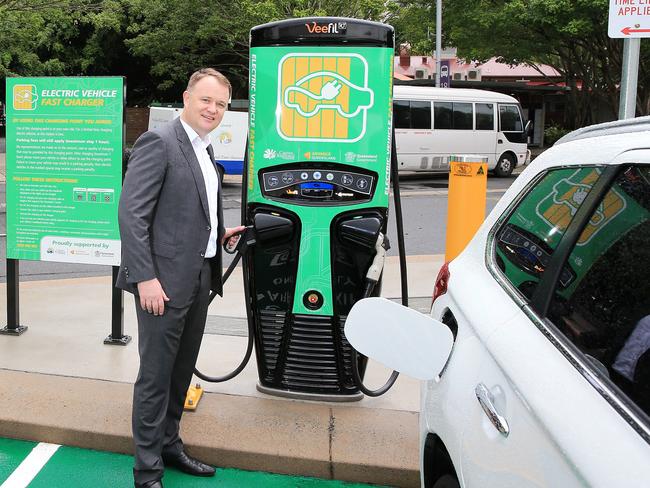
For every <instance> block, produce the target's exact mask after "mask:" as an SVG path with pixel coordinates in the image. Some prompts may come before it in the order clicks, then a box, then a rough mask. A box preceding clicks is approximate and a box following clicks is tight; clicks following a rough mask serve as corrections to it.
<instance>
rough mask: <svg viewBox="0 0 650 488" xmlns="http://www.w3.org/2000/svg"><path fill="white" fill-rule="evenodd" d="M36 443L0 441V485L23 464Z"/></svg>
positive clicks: (10, 440) (11, 440)
mask: <svg viewBox="0 0 650 488" xmlns="http://www.w3.org/2000/svg"><path fill="white" fill-rule="evenodd" d="M35 445H36V442H29V441H17V440H14V439H0V485H1V484H2V483H3V482H4V481H5V480H6V479H7V478H9V475H11V473H13V472H14V470H15V469H16V468H17V467H18V466H19V465H20V463H22V462H23V459H25V458H26V457H27V455H28V454H29V453H30V452H31V451H32V449H33V448H34V446H35Z"/></svg>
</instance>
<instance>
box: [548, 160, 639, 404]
mask: <svg viewBox="0 0 650 488" xmlns="http://www.w3.org/2000/svg"><path fill="white" fill-rule="evenodd" d="M649 217H650V167H629V168H625V169H624V170H623V171H622V172H621V175H620V176H619V178H618V179H617V181H616V183H615V185H613V186H612V188H611V189H610V191H609V192H608V193H607V194H606V195H605V197H604V198H603V200H602V201H601V202H600V204H599V205H598V207H597V208H596V210H595V212H594V213H593V215H592V217H591V219H590V220H589V223H588V224H587V227H586V228H585V229H584V230H583V232H582V234H581V236H580V238H579V240H578V242H577V244H576V246H575V247H574V249H573V251H572V252H571V255H570V257H569V261H568V264H569V266H570V267H571V268H572V269H573V270H574V272H575V278H574V280H573V282H572V283H571V284H570V285H569V286H568V287H562V286H561V285H560V286H558V288H557V289H556V290H555V293H554V298H553V301H552V303H551V308H550V310H549V314H548V318H549V319H550V320H551V321H552V322H553V323H554V324H555V325H556V326H557V327H558V328H559V329H560V330H561V331H562V333H563V334H564V335H566V337H567V338H568V339H569V340H571V342H573V343H574V344H575V345H576V346H577V347H578V348H579V349H580V350H581V351H582V352H584V353H585V354H586V355H588V357H589V359H590V361H591V363H592V364H594V365H596V366H597V368H598V369H599V370H601V371H602V372H604V373H605V374H607V375H608V376H609V377H610V378H611V380H612V381H613V382H614V383H615V384H616V385H617V386H619V387H620V388H621V389H622V390H623V391H624V392H626V393H627V394H628V396H629V397H630V398H631V399H632V400H633V401H635V402H636V403H637V404H638V405H639V406H640V407H641V408H642V409H643V410H644V411H645V412H646V413H648V414H650V286H649V284H650V246H649V245H648V242H650V218H649Z"/></svg>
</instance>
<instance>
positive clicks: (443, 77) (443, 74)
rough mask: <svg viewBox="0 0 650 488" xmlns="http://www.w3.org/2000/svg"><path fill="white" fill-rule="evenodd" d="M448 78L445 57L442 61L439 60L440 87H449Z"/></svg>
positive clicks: (447, 66) (447, 61)
mask: <svg viewBox="0 0 650 488" xmlns="http://www.w3.org/2000/svg"><path fill="white" fill-rule="evenodd" d="M450 79H451V76H450V73H449V60H448V59H445V60H444V61H440V85H439V86H440V88H449V84H450V83H449V80H450Z"/></svg>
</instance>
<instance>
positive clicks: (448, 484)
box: [432, 474, 460, 488]
mask: <svg viewBox="0 0 650 488" xmlns="http://www.w3.org/2000/svg"><path fill="white" fill-rule="evenodd" d="M432 488H460V483H458V478H456V476H454V475H453V474H446V475H444V476H442V477H441V478H440V479H439V480H438V481H436V482H435V483H434V484H433V487H432Z"/></svg>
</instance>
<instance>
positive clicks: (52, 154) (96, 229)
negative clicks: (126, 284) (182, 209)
mask: <svg viewBox="0 0 650 488" xmlns="http://www.w3.org/2000/svg"><path fill="white" fill-rule="evenodd" d="M6 100H7V258H10V259H28V260H41V261H59V262H68V263H87V264H104V265H119V263H120V240H119V239H120V237H119V228H118V224H117V202H118V201H119V198H120V190H121V186H122V148H123V139H124V137H123V112H124V80H123V78H118V77H106V78H82V77H75V78H8V79H7V98H6Z"/></svg>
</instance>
